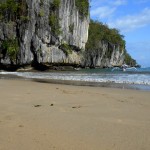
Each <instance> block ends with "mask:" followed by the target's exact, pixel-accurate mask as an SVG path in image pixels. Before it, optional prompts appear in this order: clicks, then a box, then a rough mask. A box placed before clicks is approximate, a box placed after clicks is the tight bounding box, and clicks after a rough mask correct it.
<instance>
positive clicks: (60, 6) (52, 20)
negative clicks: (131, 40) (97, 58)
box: [0, 0, 89, 65]
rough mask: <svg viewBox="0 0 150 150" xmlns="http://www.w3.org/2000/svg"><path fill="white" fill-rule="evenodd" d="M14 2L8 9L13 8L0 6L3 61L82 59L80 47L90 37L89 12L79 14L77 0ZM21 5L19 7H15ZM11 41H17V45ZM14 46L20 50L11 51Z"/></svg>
mask: <svg viewBox="0 0 150 150" xmlns="http://www.w3.org/2000/svg"><path fill="white" fill-rule="evenodd" d="M4 2H5V0H4ZM87 2H88V0H87ZM14 3H15V4H14ZM14 3H13V5H14V7H13V8H11V7H12V6H10V9H9V10H11V9H12V12H11V11H10V12H8V8H3V7H0V9H1V10H0V20H1V21H0V62H1V63H3V64H11V63H13V64H19V65H22V64H30V63H31V62H32V61H36V62H39V63H75V64H79V63H80V62H81V59H82V55H81V54H80V53H81V51H80V50H81V49H83V50H84V49H85V43H86V42H87V39H88V27H89V15H87V16H82V15H81V14H80V11H79V8H78V7H77V6H76V0H14ZM18 5H19V7H18V8H19V9H18V10H16V11H14V10H15V9H14V8H17V6H18ZM2 8H3V9H4V10H2ZM11 13H14V14H13V15H12V14H11ZM2 15H3V16H2ZM15 41H16V42H15ZM11 43H12V45H14V43H16V47H14V46H12V45H11ZM13 48H14V51H15V50H16V49H17V52H16V53H15V52H14V53H15V54H14V53H13V52H10V53H8V52H9V50H10V51H11V49H12V50H13ZM12 56H13V57H12Z"/></svg>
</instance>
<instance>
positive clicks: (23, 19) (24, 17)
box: [20, 16, 30, 22]
mask: <svg viewBox="0 0 150 150" xmlns="http://www.w3.org/2000/svg"><path fill="white" fill-rule="evenodd" d="M20 20H21V21H22V22H28V21H30V18H29V17H28V16H20Z"/></svg>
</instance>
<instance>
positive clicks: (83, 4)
mask: <svg viewBox="0 0 150 150" xmlns="http://www.w3.org/2000/svg"><path fill="white" fill-rule="evenodd" d="M75 4H76V7H77V8H78V10H79V13H80V15H81V16H82V18H83V17H87V16H88V14H89V1H88V0H75Z"/></svg>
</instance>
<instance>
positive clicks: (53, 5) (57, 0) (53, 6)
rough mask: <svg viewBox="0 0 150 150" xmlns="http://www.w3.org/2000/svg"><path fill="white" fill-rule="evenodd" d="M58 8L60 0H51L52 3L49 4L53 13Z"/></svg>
mask: <svg viewBox="0 0 150 150" xmlns="http://www.w3.org/2000/svg"><path fill="white" fill-rule="evenodd" d="M59 6H60V0H53V3H52V4H51V9H53V10H54V11H55V10H56V9H58V8H59Z"/></svg>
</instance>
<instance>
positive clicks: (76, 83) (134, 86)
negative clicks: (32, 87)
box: [0, 74, 150, 91]
mask: <svg viewBox="0 0 150 150" xmlns="http://www.w3.org/2000/svg"><path fill="white" fill-rule="evenodd" d="M0 79H4V80H5V79H10V80H13V79H15V80H29V81H34V82H41V83H49V84H51V83H52V84H63V85H73V86H89V87H90V86H91V87H105V88H117V89H118V88H119V89H131V90H141V91H150V85H140V84H127V83H114V82H90V81H75V80H59V79H42V78H25V77H21V76H17V75H12V74H5V75H2V74H0Z"/></svg>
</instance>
